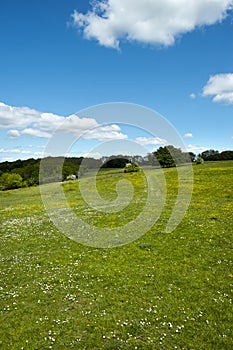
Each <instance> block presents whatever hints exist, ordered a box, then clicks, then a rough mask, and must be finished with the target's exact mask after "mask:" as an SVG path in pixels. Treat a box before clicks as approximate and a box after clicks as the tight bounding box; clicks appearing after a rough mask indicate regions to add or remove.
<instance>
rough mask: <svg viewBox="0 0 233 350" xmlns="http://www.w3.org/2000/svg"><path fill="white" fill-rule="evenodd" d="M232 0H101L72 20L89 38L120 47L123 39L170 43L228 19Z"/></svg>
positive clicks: (113, 46)
mask: <svg viewBox="0 0 233 350" xmlns="http://www.w3.org/2000/svg"><path fill="white" fill-rule="evenodd" d="M232 6H233V1H232V0H192V1H191V0H190V1H187V0H176V1H174V0H163V1H161V0H153V1H151V0H144V1H142V0H133V1H132V0H101V1H93V2H92V9H91V10H90V11H88V12H87V13H86V14H83V13H81V12H78V11H74V12H73V14H72V23H73V25H74V26H75V27H76V28H77V29H78V30H82V31H83V33H84V36H85V38H87V39H95V40H97V41H98V43H99V44H100V45H103V46H106V47H111V48H116V49H118V48H119V45H120V41H122V40H127V41H138V42H142V43H146V44H150V45H164V46H169V45H172V44H174V42H175V39H176V37H177V36H180V35H182V34H185V33H187V32H190V31H192V30H194V29H195V28H197V27H201V26H205V25H211V24H214V23H216V22H218V21H221V20H223V19H224V18H225V16H226V14H227V10H229V9H231V8H232Z"/></svg>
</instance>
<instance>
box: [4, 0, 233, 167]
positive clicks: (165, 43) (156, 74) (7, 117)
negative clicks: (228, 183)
mask: <svg viewBox="0 0 233 350" xmlns="http://www.w3.org/2000/svg"><path fill="white" fill-rule="evenodd" d="M142 3H143V7H141V6H142ZM100 5H101V6H100ZM232 5H233V1H231V0H219V1H218V0H196V1H191V0H190V2H189V5H188V4H187V2H185V1H184V0H177V1H176V2H174V1H173V0H164V1H163V2H161V1H160V0H145V1H144V2H142V1H141V0H140V1H139V0H134V1H132V0H124V1H123V0H107V1H105V2H103V1H97V2H96V1H94V2H92V3H90V2H88V1H84V0H57V1H56V2H54V1H48V0H47V1H45V0H40V1H29V0H21V1H18V0H17V1H16V0H2V1H1V4H0V40H1V54H0V71H1V74H0V77H1V78H0V137H1V141H0V142H1V144H0V161H4V160H9V161H10V160H15V159H19V158H21V159H26V158H29V157H34V158H38V157H41V156H42V153H43V147H44V146H45V145H46V144H47V142H48V141H49V139H50V138H51V135H52V134H53V132H54V130H55V128H56V127H57V126H59V125H60V124H61V122H64V121H65V120H66V119H67V117H69V118H70V119H69V123H71V121H72V118H73V119H74V118H75V117H74V116H73V117H70V116H71V115H73V114H74V113H76V112H78V111H80V110H82V109H85V108H88V107H90V106H92V105H97V104H101V103H109V102H118V101H121V102H130V103H136V104H140V105H143V106H145V107H148V108H151V109H153V110H156V111H157V112H159V113H160V114H161V115H163V116H164V117H165V118H166V119H167V120H168V121H169V122H170V123H172V124H173V125H174V127H175V128H176V130H177V131H178V133H179V134H180V135H181V136H182V137H183V140H184V143H185V145H187V149H188V150H190V151H194V152H195V153H199V152H200V151H203V150H205V149H209V148H214V149H218V150H224V149H233V130H232V129H233V128H232V126H233V122H232V117H233V45H232V39H233V11H232V10H231V7H232ZM74 11H76V12H74ZM135 122H136V120H135ZM73 123H75V124H72V125H75V128H77V129H79V128H80V130H81V131H83V130H86V129H85V128H87V129H88V128H90V127H91V128H93V127H98V128H99V132H98V133H97V134H95V133H92V134H91V135H92V136H90V133H89V136H88V138H87V139H86V140H85V141H84V142H83V143H81V144H80V148H79V150H78V151H77V155H82V154H85V153H86V152H88V148H90V147H93V146H94V145H95V144H97V142H99V141H101V142H103V140H108V139H114V138H115V139H117V140H118V139H122V140H125V139H129V140H131V139H132V140H134V139H136V138H139V137H144V138H146V137H148V138H150V139H151V135H146V133H143V132H142V134H141V135H140V133H138V131H137V132H136V131H135V130H133V128H131V129H130V128H127V127H124V126H123V125H121V126H118V127H117V126H116V125H112V127H111V126H109V128H108V129H107V130H106V129H103V128H101V126H100V125H99V122H98V120H97V119H95V117H94V115H93V118H92V120H91V121H87V120H83V118H78V119H77V120H74V121H73ZM100 133H102V134H101V135H100ZM106 135H107V136H106ZM185 135H186V136H185ZM156 136H158V137H159V134H158V135H156ZM144 144H146V142H144ZM159 145H160V144H159V143H158V142H157V143H156V140H154V141H153V140H152V141H151V143H150V141H148V144H147V146H148V151H152V150H153V149H155V148H156V147H159Z"/></svg>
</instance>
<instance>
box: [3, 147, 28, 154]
mask: <svg viewBox="0 0 233 350" xmlns="http://www.w3.org/2000/svg"><path fill="white" fill-rule="evenodd" d="M0 153H16V154H20V153H21V154H30V153H31V152H30V151H25V150H22V149H18V148H15V149H4V148H0Z"/></svg>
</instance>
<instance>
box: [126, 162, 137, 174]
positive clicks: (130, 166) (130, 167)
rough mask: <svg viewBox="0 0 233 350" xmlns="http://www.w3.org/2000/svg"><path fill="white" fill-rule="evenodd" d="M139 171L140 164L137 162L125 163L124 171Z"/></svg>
mask: <svg viewBox="0 0 233 350" xmlns="http://www.w3.org/2000/svg"><path fill="white" fill-rule="evenodd" d="M138 171H140V166H139V165H138V163H137V162H133V163H127V164H126V166H125V169H124V173H135V172H138Z"/></svg>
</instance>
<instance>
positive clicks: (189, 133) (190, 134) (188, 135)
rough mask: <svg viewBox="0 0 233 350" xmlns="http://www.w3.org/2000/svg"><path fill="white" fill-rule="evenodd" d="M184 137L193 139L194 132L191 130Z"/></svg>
mask: <svg viewBox="0 0 233 350" xmlns="http://www.w3.org/2000/svg"><path fill="white" fill-rule="evenodd" d="M184 137H185V138H186V139H191V138H192V137H193V134H192V133H191V132H188V133H187V134H184Z"/></svg>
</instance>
